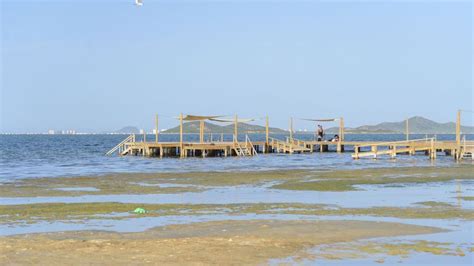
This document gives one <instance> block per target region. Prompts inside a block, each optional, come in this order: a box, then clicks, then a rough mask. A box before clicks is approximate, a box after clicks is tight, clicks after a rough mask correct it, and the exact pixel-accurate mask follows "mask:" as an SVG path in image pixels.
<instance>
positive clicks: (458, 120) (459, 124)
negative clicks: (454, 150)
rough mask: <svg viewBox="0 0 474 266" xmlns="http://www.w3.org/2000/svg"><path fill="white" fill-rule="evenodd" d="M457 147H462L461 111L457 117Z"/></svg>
mask: <svg viewBox="0 0 474 266" xmlns="http://www.w3.org/2000/svg"><path fill="white" fill-rule="evenodd" d="M456 146H457V147H458V149H459V146H461V110H458V114H457V117H456Z"/></svg>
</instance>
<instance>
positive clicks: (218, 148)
mask: <svg viewBox="0 0 474 266" xmlns="http://www.w3.org/2000/svg"><path fill="white" fill-rule="evenodd" d="M205 120H211V121H218V122H233V124H234V132H233V133H234V134H233V135H232V141H224V137H223V135H222V137H221V139H220V140H217V141H216V140H212V138H211V140H210V141H205V138H204V121H205ZM337 120H338V121H339V140H338V141H316V140H299V139H296V138H294V136H293V119H290V129H289V137H286V139H285V140H282V139H278V138H274V137H270V134H269V121H268V117H266V119H265V140H263V141H252V140H251V139H250V137H249V136H248V135H244V136H243V135H239V133H238V123H239V122H241V121H244V120H239V119H238V117H237V116H235V117H234V118H233V120H225V119H222V118H220V117H218V116H192V115H187V116H183V115H182V114H181V115H180V116H179V121H180V132H179V141H175V142H164V141H160V140H159V131H158V116H156V121H155V140H154V141H147V138H146V134H144V135H143V138H142V139H141V140H140V141H137V137H136V135H135V134H132V135H130V136H128V137H127V138H126V139H124V140H123V141H122V142H120V143H119V144H117V145H116V146H115V147H114V148H112V149H111V150H110V151H108V152H107V155H112V154H115V153H116V154H118V155H121V156H124V155H135V156H147V157H159V158H163V157H179V158H187V157H203V158H205V157H228V156H238V157H245V156H257V155H258V154H260V153H286V154H294V153H313V152H328V151H335V152H338V153H341V152H345V151H352V152H353V154H352V158H354V159H361V158H375V159H377V158H380V157H382V156H388V157H389V158H395V157H396V156H398V155H401V154H408V155H414V154H416V153H420V152H423V153H425V154H426V155H428V157H429V158H430V159H436V158H437V156H438V153H440V152H441V153H444V155H447V156H452V157H453V158H455V159H456V160H461V159H465V158H471V159H472V158H473V152H474V141H466V140H465V139H464V140H463V141H461V136H460V112H458V119H457V125H456V140H455V141H438V140H436V139H435V138H424V139H414V140H410V139H409V138H408V135H409V131H408V122H407V130H406V132H407V139H406V140H403V141H388V142H385V141H384V142H381V141H346V140H345V139H344V122H343V119H342V118H339V119H324V120H310V121H337ZM183 121H199V122H200V123H199V124H200V130H199V141H193V142H190V141H184V138H183V134H184V132H183ZM239 136H240V137H244V138H239ZM331 147H332V148H331Z"/></svg>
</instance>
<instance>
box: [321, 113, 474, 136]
mask: <svg viewBox="0 0 474 266" xmlns="http://www.w3.org/2000/svg"><path fill="white" fill-rule="evenodd" d="M405 123H406V122H405V121H400V122H383V123H380V124H377V125H365V126H360V127H356V128H346V133H354V134H364V133H370V134H376V133H380V134H384V133H385V134H386V133H403V134H404V133H405ZM408 124H409V130H410V133H411V134H454V133H455V132H456V124H455V123H453V122H449V123H437V122H435V121H432V120H429V119H426V118H424V117H421V116H414V117H411V118H409V121H408ZM337 130H338V129H337V128H336V127H333V128H329V129H327V132H328V133H335V132H337ZM461 131H462V133H464V134H474V127H469V126H462V127H461Z"/></svg>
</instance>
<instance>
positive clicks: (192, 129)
mask: <svg viewBox="0 0 474 266" xmlns="http://www.w3.org/2000/svg"><path fill="white" fill-rule="evenodd" d="M238 130H239V133H265V127H264V126H259V125H251V124H247V123H239V125H238ZM269 131H270V133H272V134H279V133H285V132H286V131H285V130H282V129H279V128H275V127H270V128H269ZM183 132H184V133H199V121H193V122H187V123H184V124H183ZM204 132H206V133H208V132H212V133H226V134H232V133H234V124H230V125H225V126H220V125H216V124H212V123H209V122H204ZM164 133H179V126H176V127H173V128H170V129H168V130H165V131H164Z"/></svg>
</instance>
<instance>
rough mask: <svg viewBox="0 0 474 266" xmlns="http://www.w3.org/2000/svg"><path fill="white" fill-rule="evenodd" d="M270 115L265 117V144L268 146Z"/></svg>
mask: <svg viewBox="0 0 474 266" xmlns="http://www.w3.org/2000/svg"><path fill="white" fill-rule="evenodd" d="M268 124H269V123H268V115H267V117H266V119H265V145H266V146H268V138H269V134H268V133H269V126H268Z"/></svg>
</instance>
